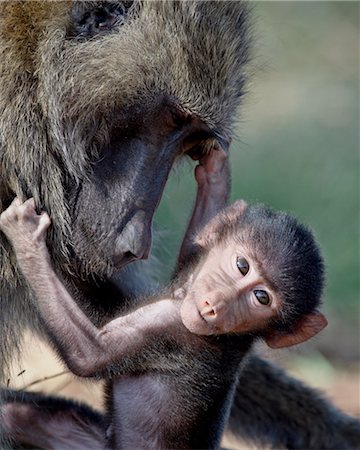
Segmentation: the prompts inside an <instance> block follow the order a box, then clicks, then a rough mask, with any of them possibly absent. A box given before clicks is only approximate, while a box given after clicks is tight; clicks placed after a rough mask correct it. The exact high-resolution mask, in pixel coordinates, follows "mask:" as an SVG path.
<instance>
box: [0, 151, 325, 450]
mask: <svg viewBox="0 0 360 450" xmlns="http://www.w3.org/2000/svg"><path fill="white" fill-rule="evenodd" d="M195 177H196V181H197V183H198V192H197V199H196V204H195V207H194V211H193V215H192V218H191V220H190V224H189V227H188V230H187V232H186V235H185V238H184V241H183V244H182V248H181V250H180V255H179V260H178V269H177V277H176V279H175V280H174V282H173V284H172V285H171V286H170V287H169V288H167V289H165V290H164V292H163V293H162V294H161V295H158V296H155V297H153V298H149V299H144V302H143V306H142V307H140V308H138V309H136V310H135V311H133V312H131V313H129V314H127V315H125V316H121V317H118V318H116V319H114V320H112V321H111V322H109V323H108V324H106V325H104V326H103V327H102V328H100V329H98V328H97V327H95V326H94V325H93V323H92V322H90V320H89V319H88V318H87V316H86V315H85V314H84V313H83V312H82V311H81V310H80V309H79V307H78V306H77V304H76V303H75V301H74V300H73V298H72V297H71V296H70V294H69V293H68V291H67V290H66V288H65V286H64V285H63V284H62V282H61V280H60V279H59V278H58V277H57V275H56V273H55V272H54V270H53V268H52V265H51V261H50V257H49V253H48V250H47V247H46V242H45V238H46V230H47V228H48V227H49V226H50V223H51V222H50V218H49V217H48V215H47V214H46V213H41V214H40V215H37V214H36V212H35V205H34V202H33V200H32V199H30V200H27V201H25V202H22V201H20V200H19V199H15V200H14V201H13V203H12V205H11V206H10V207H9V208H8V209H7V210H6V211H5V212H4V213H3V214H2V215H1V216H0V228H1V230H2V231H3V232H4V233H5V234H6V236H7V237H8V239H9V240H10V241H11V243H12V245H13V246H14V249H15V252H16V256H17V258H18V263H19V265H20V268H21V270H22V272H23V275H24V276H25V278H26V279H27V281H28V283H29V285H30V287H31V288H32V290H33V292H34V294H35V298H36V301H37V305H38V308H39V311H40V314H41V316H42V319H43V321H44V324H45V326H46V327H47V328H48V330H49V332H50V335H52V336H53V339H54V341H55V343H56V346H57V347H58V348H60V349H61V350H60V352H61V355H62V357H63V358H64V360H65V361H66V363H67V365H68V366H69V368H70V370H72V371H73V372H74V373H75V374H77V375H79V376H87V377H90V376H95V375H96V376H99V375H100V376H101V377H103V378H105V379H106V380H107V381H108V387H107V392H108V395H107V398H108V404H107V410H108V418H109V422H108V424H107V429H108V431H107V433H106V436H105V435H104V438H103V439H104V440H103V442H100V444H99V442H97V445H95V443H94V444H93V448H98V446H100V447H101V446H104V447H105V445H106V446H107V447H106V448H113V449H117V448H128V449H131V448H132V449H133V448H137V449H142V448H144V449H145V448H157V449H160V448H163V449H166V448H183V449H184V448H217V447H218V446H219V442H220V439H221V434H222V431H223V428H224V426H225V423H226V418H227V416H228V413H229V408H230V404H231V398H232V395H233V391H234V387H235V385H236V383H237V378H238V373H239V370H240V368H241V366H242V361H243V360H244V357H245V355H246V354H247V353H248V352H249V350H250V348H251V346H252V343H253V342H254V341H255V339H257V338H262V339H264V340H265V341H266V342H267V344H268V345H269V346H270V347H274V348H280V347H285V346H290V345H294V344H298V343H300V342H303V341H305V340H307V339H309V338H311V337H312V336H314V335H315V334H317V333H318V332H319V331H320V330H321V329H322V328H323V327H324V326H325V325H326V323H327V322H326V319H325V318H324V316H323V315H322V314H321V313H320V312H319V311H318V310H317V307H318V304H319V301H320V296H321V291H322V283H323V279H322V278H323V263H322V259H321V256H320V254H319V251H318V248H317V246H316V243H315V241H314V239H313V237H312V235H311V233H310V232H309V231H308V230H307V229H306V228H304V227H303V226H302V225H300V224H299V223H298V222H296V221H295V219H293V218H292V217H290V216H288V215H286V214H284V213H276V212H273V211H271V210H269V209H267V208H265V207H261V206H260V207H258V206H255V207H252V206H247V205H246V203H245V202H244V201H242V200H240V201H237V202H235V203H234V204H233V205H231V206H228V207H227V208H225V209H222V208H223V206H224V205H225V203H226V200H227V196H228V188H229V176H228V162H227V155H226V153H225V151H224V150H223V149H222V148H220V146H218V145H216V146H215V147H214V148H213V150H212V151H211V152H210V154H209V155H207V156H205V157H203V158H201V159H200V161H199V166H197V168H196V170H195ZM309 267H310V268H311V274H312V278H311V277H310V278H311V279H309V280H308V278H309V277H308V273H309ZM283 273H284V274H286V277H283V276H282V275H283ZM194 398H196V401H194ZM170 405H171V406H170ZM7 408H8V409H7V410H5V414H4V420H5V424H6V427H7V429H8V435H9V437H10V438H13V439H15V440H17V441H18V442H25V443H30V444H37V445H39V446H44V447H46V446H47V445H48V441H46V439H45V437H44V438H43V440H41V438H42V436H41V433H40V435H39V436H38V437H37V438H34V437H32V438H31V439H30V438H29V435H30V434H31V433H30V431H29V432H28V433H27V432H26V426H25V425H24V424H22V423H20V422H21V421H20V418H19V417H20V414H19V413H17V411H16V406H13V407H12V406H11V405H9V406H7ZM11 408H13V409H11ZM34 411H35V409H34ZM154 411H156V413H154ZM34 420H36V415H35V412H34ZM41 420H42V419H38V421H37V425H38V427H40V428H41V426H42V422H41ZM71 425H72V424H71ZM44 427H45V425H44ZM24 429H25V431H24ZM69 429H70V425H69ZM19 430H23V434H20V435H19ZM38 434H39V433H38ZM87 437H88V438H89V436H87ZM71 438H72V437H71V436H70V437H69V442H68V448H75V447H76V446H75V444H76V445H77V447H76V448H84V449H85V448H86V445H88V441H86V444H83V446H82V447H81V445H80V443H79V439H80V438H79V437H78V438H77V439H78V441H76V438H75V437H73V441H71ZM36 439H37V440H36ZM56 442H57V436H56V435H53V436H52V440H51V444H52V447H51V448H58V449H59V450H60V448H61V445H64V443H63V441H61V445H60V444H58V446H56ZM71 446H73V447H71Z"/></svg>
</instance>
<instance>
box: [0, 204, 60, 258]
mask: <svg viewBox="0 0 360 450" xmlns="http://www.w3.org/2000/svg"><path fill="white" fill-rule="evenodd" d="M50 223H51V221H50V218H49V216H48V214H47V213H45V212H42V213H41V214H40V215H39V214H37V213H36V211H35V202H34V199H33V198H31V199H28V200H26V201H25V202H22V201H21V200H20V199H19V198H18V197H16V198H15V199H14V200H13V202H12V203H11V205H10V206H9V207H8V208H7V209H6V210H5V211H4V212H3V213H2V214H1V215H0V230H1V231H3V233H4V234H5V235H6V237H7V238H8V239H9V241H10V242H11V244H12V246H13V247H14V250H15V252H16V256H17V258H18V259H19V260H23V259H29V258H30V259H31V258H32V257H33V256H36V255H38V254H39V253H41V254H42V255H44V254H47V249H46V241H45V238H46V230H47V229H48V227H49V226H50Z"/></svg>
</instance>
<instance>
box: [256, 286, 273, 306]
mask: <svg viewBox="0 0 360 450" xmlns="http://www.w3.org/2000/svg"><path fill="white" fill-rule="evenodd" d="M254 294H255V297H256V298H257V300H258V302H259V303H261V304H262V305H269V304H270V297H269V294H268V293H267V292H266V291H263V290H262V289H258V290H256V291H254Z"/></svg>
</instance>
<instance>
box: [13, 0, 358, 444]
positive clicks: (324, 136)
mask: <svg viewBox="0 0 360 450" xmlns="http://www.w3.org/2000/svg"><path fill="white" fill-rule="evenodd" d="M359 7H360V4H359V3H357V2H299V1H296V2H261V3H258V4H257V5H256V9H255V14H256V15H257V24H256V26H255V27H254V30H255V37H256V39H257V42H258V44H257V47H258V49H257V53H258V56H257V57H256V59H255V61H254V64H253V69H252V70H253V72H254V77H253V78H252V80H253V81H252V83H251V85H250V86H249V95H248V96H247V98H246V100H245V104H244V107H243V109H242V119H241V123H240V125H239V133H238V135H239V139H236V140H235V141H234V142H233V145H232V150H231V151H232V154H231V161H232V173H233V177H232V178H233V180H232V181H233V198H239V197H244V198H246V199H248V200H252V201H261V202H264V203H267V204H269V205H271V206H273V207H274V208H277V209H285V210H287V211H291V212H293V213H295V214H296V215H297V216H298V217H299V219H300V220H301V221H303V222H305V223H307V224H308V225H309V226H311V228H312V229H313V230H314V231H315V233H316V235H317V237H318V240H319V243H320V245H321V247H322V249H323V252H324V256H325V259H326V266H327V289H326V292H325V295H324V308H323V309H324V311H325V313H326V314H327V317H328V319H329V326H328V327H327V328H326V329H325V330H324V331H323V332H322V333H321V334H320V335H319V337H317V338H315V339H313V340H312V341H311V342H310V343H309V344H306V345H302V346H299V348H296V349H293V350H291V351H282V352H276V353H275V352H270V351H269V352H267V356H268V357H272V358H276V361H277V362H278V363H279V364H281V365H283V366H284V367H287V368H289V371H290V372H291V373H293V374H295V375H296V376H298V377H300V378H301V379H303V380H305V381H306V382H307V383H309V384H310V385H312V386H316V387H321V388H322V389H323V390H324V391H325V392H326V395H327V396H328V397H329V398H331V399H332V400H333V401H334V403H335V404H336V405H337V406H339V407H340V408H341V409H343V410H344V411H346V412H347V413H349V414H352V415H355V416H358V417H360V406H359V404H360V392H359V391H360V381H359ZM189 164H190V163H189ZM192 172H193V170H192V167H189V166H188V165H186V164H185V165H184V167H182V168H179V169H178V171H177V173H175V174H174V175H175V176H174V175H173V176H172V179H171V180H170V182H169V184H168V186H167V188H166V191H165V195H164V198H163V201H162V203H161V205H160V208H159V211H158V213H157V216H156V222H157V227H158V228H160V236H161V241H162V245H159V243H158V244H157V243H156V242H155V245H154V252H155V253H156V254H157V255H158V257H159V259H160V261H162V265H160V270H159V271H158V272H159V279H162V280H166V278H167V277H168V275H169V273H170V272H171V269H172V267H174V259H175V255H176V253H177V250H176V249H177V248H178V246H179V241H180V240H181V236H182V233H183V230H184V228H185V224H186V221H187V218H188V215H189V211H190V208H191V206H192V202H193V199H194V193H195V185H194V182H193V175H192ZM162 230H165V231H162ZM158 236H159V233H158ZM155 241H156V239H155ZM160 244H161V243H160ZM25 343H26V349H25V351H24V354H23V356H24V358H23V360H22V361H21V362H19V363H18V364H16V365H15V367H14V372H13V375H12V376H11V380H10V386H11V387H16V386H17V387H24V386H26V385H27V384H29V383H31V382H33V381H34V380H37V379H42V378H44V377H45V376H50V375H53V374H55V373H58V372H61V371H63V370H64V368H63V367H62V366H60V365H59V364H58V362H57V360H56V358H55V357H54V356H53V355H51V354H50V353H49V352H48V350H47V348H46V347H45V346H44V344H42V343H39V342H38V341H36V340H33V338H30V337H27V338H26V339H25ZM24 369H25V372H24V373H23V374H22V375H20V376H17V374H18V373H20V372H21V371H22V370H24ZM30 389H31V390H35V389H36V390H38V389H39V390H40V389H41V390H43V391H46V392H49V393H55V394H61V395H66V396H69V397H77V398H79V399H81V400H83V401H86V402H88V403H90V404H91V405H93V406H96V407H100V406H101V395H100V387H99V385H95V384H93V383H90V382H86V383H84V382H80V381H79V380H74V378H73V377H72V376H70V375H67V374H66V375H62V376H59V377H57V378H54V379H52V380H48V381H44V382H42V383H37V384H35V385H33V386H32V387H30ZM227 445H228V446H229V447H233V448H235V445H233V444H232V443H229V442H227ZM237 448H246V446H245V445H243V446H241V447H239V446H237Z"/></svg>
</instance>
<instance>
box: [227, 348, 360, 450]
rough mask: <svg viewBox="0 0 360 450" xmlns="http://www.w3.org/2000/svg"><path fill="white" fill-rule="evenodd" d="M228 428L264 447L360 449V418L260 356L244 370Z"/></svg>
mask: <svg viewBox="0 0 360 450" xmlns="http://www.w3.org/2000/svg"><path fill="white" fill-rule="evenodd" d="M228 429H229V431H230V433H232V434H234V435H235V436H237V437H239V438H241V439H245V440H248V441H249V442H254V443H256V444H258V445H259V447H261V448H263V447H264V446H269V445H270V446H271V448H291V449H314V450H315V449H317V450H318V449H359V448H360V421H359V420H357V419H355V418H352V417H350V416H348V415H346V414H344V413H343V412H341V411H340V410H338V409H337V408H336V407H335V406H334V405H332V404H331V403H330V402H329V401H328V400H326V399H325V398H324V397H323V396H322V395H321V394H320V393H319V392H318V391H317V390H316V389H312V388H310V387H308V386H306V385H305V384H303V383H301V382H300V381H298V380H296V379H295V378H292V377H291V376H289V375H288V374H286V372H285V371H284V370H282V369H280V368H279V367H276V366H275V365H273V364H272V363H270V362H267V361H264V360H263V359H260V358H258V357H257V356H252V357H251V358H250V359H249V362H248V364H247V366H246V367H245V369H244V370H243V372H242V373H241V376H240V381H239V385H238V387H237V390H236V393H235V398H234V404H233V407H232V410H231V414H230V419H229V427H228Z"/></svg>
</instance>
